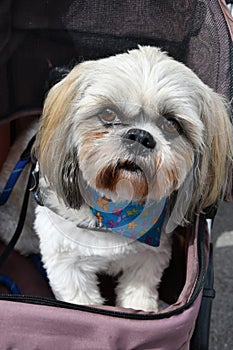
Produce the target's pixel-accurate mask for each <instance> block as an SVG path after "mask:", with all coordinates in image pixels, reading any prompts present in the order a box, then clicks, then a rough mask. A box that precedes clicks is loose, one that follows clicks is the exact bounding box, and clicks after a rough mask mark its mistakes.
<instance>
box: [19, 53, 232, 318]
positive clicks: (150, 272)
mask: <svg viewBox="0 0 233 350" xmlns="http://www.w3.org/2000/svg"><path fill="white" fill-rule="evenodd" d="M34 156H35V157H36V159H37V160H38V164H39V169H40V181H39V188H40V196H41V199H42V201H43V203H44V205H43V206H38V207H37V208H36V218H35V224H34V227H35V231H36V233H37V235H38V237H39V241H40V251H41V254H42V260H43V263H44V266H45V268H46V270H47V273H48V278H49V281H50V284H51V287H52V290H53V292H54V294H55V296H56V298H58V299H60V300H64V301H67V302H71V303H77V304H94V305H95V304H103V303H104V300H103V297H102V296H101V294H100V291H99V288H98V281H97V276H96V273H98V272H105V273H107V274H108V273H109V274H113V275H117V274H118V273H119V272H122V274H121V275H120V277H119V281H118V286H117V288H116V294H117V300H116V303H117V305H118V306H122V307H127V308H134V309H140V310H145V311H157V310H158V292H157V288H158V285H159V283H160V280H161V276H162V274H163V271H164V269H165V268H166V267H167V266H168V264H169V260H170V256H171V231H172V230H173V229H174V227H175V226H176V225H179V224H181V225H184V224H187V223H189V222H191V221H192V217H193V215H194V214H199V213H200V212H202V211H204V210H205V208H207V207H209V206H211V205H213V204H214V203H216V202H217V201H218V200H219V199H220V198H221V197H222V195H223V193H224V191H225V186H226V183H227V178H228V175H229V172H230V167H231V161H232V146H231V124H230V122H229V118H228V115H227V111H226V104H225V103H224V101H223V99H222V98H221V97H220V96H219V95H218V94H216V93H215V92H213V91H212V90H211V89H210V88H209V87H208V86H206V85H205V84H204V83H203V82H202V81H201V80H200V79H199V78H198V77H197V76H196V75H195V74H194V73H193V72H192V71H191V70H190V69H189V68H187V67H186V66H184V65H183V64H182V63H179V62H177V61H175V60H173V59H172V58H170V57H168V56H167V55H166V54H165V53H163V52H161V51H160V50H159V49H157V48H152V47H139V49H137V50H132V51H130V52H128V53H125V54H120V55H117V56H113V57H109V58H105V59H100V60H97V61H88V62H84V63H81V64H79V65H77V66H76V67H75V68H73V70H72V71H71V72H70V73H69V74H68V75H67V76H66V77H65V78H64V79H63V80H61V81H60V82H59V83H58V84H56V85H55V86H54V87H53V88H52V89H51V90H50V92H49V94H48V96H47V99H46V101H45V106H44V111H43V115H42V118H41V120H40V124H39V130H38V133H37V138H36V142H35V146H34ZM96 196H97V199H96ZM101 200H102V204H101ZM109 203H111V204H112V203H113V204H115V209H114V208H112V209H111V210H110V211H111V214H113V215H118V214H119V209H116V208H119V207H124V206H126V209H127V208H128V204H129V205H131V207H130V210H127V211H128V212H129V211H130V212H131V213H132V212H133V211H136V212H137V210H138V207H137V209H134V207H132V204H135V205H137V206H140V207H142V208H143V209H141V211H139V214H138V215H136V217H133V218H134V219H133V220H131V221H130V222H127V220H128V219H126V221H125V222H124V228H125V227H128V228H131V229H132V228H133V232H131V233H130V234H128V233H127V232H123V231H122V230H121V229H122V227H121V226H120V228H119V230H118V231H116V232H114V228H115V226H114V223H113V220H112V218H111V219H110V218H108V219H107V220H108V221H109V222H110V223H112V225H110V226H108V225H106V224H105V223H104V222H105V221H104V218H103V212H104V211H108V210H107V209H108V205H109ZM122 203H123V205H122ZM125 203H128V204H127V205H125ZM148 203H149V204H148ZM106 204H107V205H106ZM145 204H146V210H144V209H145V208H144V207H145ZM101 205H102V208H103V211H102V212H101V210H100V206H101ZM93 208H94V209H93ZM148 208H149V209H150V208H152V212H150V217H151V215H153V214H151V213H153V212H154V213H155V212H156V215H155V216H156V218H155V217H152V219H153V220H152V221H153V223H152V222H151V221H150V220H149V226H146V223H145V222H146V221H147V220H144V221H143V222H142V225H145V229H144V231H143V235H142V233H140V232H139V233H138V231H137V230H136V229H135V227H136V226H139V225H141V223H140V224H139V221H138V220H139V218H144V215H145V211H147V210H148ZM153 210H154V211H153ZM120 211H121V210H120ZM164 212H165V218H164V217H163V219H162V220H161V219H158V217H160V218H161V216H160V214H161V215H162V216H164V214H163V213H164ZM117 218H118V222H119V221H121V220H123V219H125V217H123V218H122V217H121V219H119V217H118V216H117ZM132 222H133V223H134V225H132ZM135 222H136V224H135ZM158 222H160V227H159V228H158V227H157V230H160V229H161V237H160V245H159V246H158V247H154V246H153V245H156V244H152V245H150V244H145V243H148V242H147V241H143V240H141V238H142V237H144V234H145V235H146V234H147V232H148V231H149V232H150V234H151V232H152V236H153V229H154V226H153V225H154V224H155V225H156V224H158ZM97 226H101V227H100V229H98V228H97ZM126 231H127V230H126ZM121 232H123V233H122V234H121ZM116 233H117V234H116ZM132 238H134V239H132ZM147 238H148V237H147ZM149 238H150V239H151V237H149ZM152 239H153V237H152ZM156 239H157V240H158V237H157V238H156ZM140 240H141V241H140ZM149 243H150V242H149ZM24 244H26V242H25V241H24Z"/></svg>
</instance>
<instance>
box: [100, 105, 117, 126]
mask: <svg viewBox="0 0 233 350" xmlns="http://www.w3.org/2000/svg"><path fill="white" fill-rule="evenodd" d="M99 119H100V121H101V122H102V123H103V124H104V125H109V126H110V125H116V124H121V121H120V119H119V117H118V115H117V114H116V112H114V111H112V110H111V109H106V110H104V111H103V112H101V113H100V114H99Z"/></svg>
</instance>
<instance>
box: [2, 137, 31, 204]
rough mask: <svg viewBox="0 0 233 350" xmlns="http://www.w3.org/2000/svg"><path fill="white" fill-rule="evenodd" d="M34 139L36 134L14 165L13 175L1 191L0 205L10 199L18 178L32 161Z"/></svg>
mask: <svg viewBox="0 0 233 350" xmlns="http://www.w3.org/2000/svg"><path fill="white" fill-rule="evenodd" d="M34 141H35V136H33V138H32V139H31V140H30V141H29V143H28V145H27V147H26V149H25V150H24V151H23V153H22V154H21V156H20V159H19V161H18V162H17V163H16V166H15V167H14V169H13V171H12V173H11V175H10V177H9V179H8V181H7V183H6V185H5V188H4V189H3V191H2V192H1V193H0V206H1V205H4V204H5V203H6V202H7V201H8V199H9V197H10V194H11V192H12V190H13V188H14V186H15V184H16V182H17V180H18V178H19V177H20V175H21V173H22V171H23V169H24V168H25V167H26V165H27V164H28V163H29V162H30V151H31V148H32V145H33V143H34Z"/></svg>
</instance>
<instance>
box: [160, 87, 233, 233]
mask: <svg viewBox="0 0 233 350" xmlns="http://www.w3.org/2000/svg"><path fill="white" fill-rule="evenodd" d="M198 103H199V111H200V114H201V115H200V117H201V120H202V122H203V124H204V127H205V130H204V136H203V144H202V146H201V147H200V149H199V150H198V151H197V152H196V153H195V160H194V165H193V169H192V170H191V171H190V173H189V174H188V176H187V178H186V180H185V181H184V183H183V185H182V186H181V188H180V189H179V190H178V191H177V193H174V196H173V199H172V200H171V202H172V205H171V211H170V216H169V219H168V222H167V226H166V231H167V232H171V231H173V230H174V228H175V227H176V226H177V225H180V224H181V225H185V224H186V223H187V222H190V221H192V219H193V215H194V214H200V213H206V212H207V211H209V210H211V208H212V207H216V205H218V204H219V201H220V200H221V199H222V198H223V197H224V195H225V193H226V191H227V187H229V186H231V185H232V164H233V146H232V125H231V123H230V118H229V113H228V112H229V111H228V108H227V103H226V102H225V101H224V99H223V98H222V97H221V96H220V95H218V94H217V93H214V92H213V91H212V90H211V89H209V88H208V87H206V86H205V87H204V89H203V85H202V91H201V92H200V96H199V98H198Z"/></svg>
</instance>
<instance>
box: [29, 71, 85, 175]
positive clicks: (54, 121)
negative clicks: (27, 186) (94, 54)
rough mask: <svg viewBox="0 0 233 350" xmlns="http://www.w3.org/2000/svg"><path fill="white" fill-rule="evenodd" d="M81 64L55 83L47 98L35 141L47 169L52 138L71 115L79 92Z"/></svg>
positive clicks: (42, 166)
mask: <svg viewBox="0 0 233 350" xmlns="http://www.w3.org/2000/svg"><path fill="white" fill-rule="evenodd" d="M78 67H79V66H77V67H75V68H74V69H73V70H72V71H71V72H70V73H69V74H68V75H67V77H65V78H64V79H63V80H61V81H60V82H59V83H58V84H56V85H54V86H53V88H52V89H51V90H50V91H49V93H48V96H47V98H46V100H45V104H44V109H43V114H42V118H41V122H40V127H39V131H38V134H37V138H36V143H35V154H36V156H37V157H38V158H39V159H40V166H41V168H42V169H44V170H47V166H49V164H48V162H47V161H48V152H49V153H50V147H52V145H51V144H50V140H52V139H53V138H54V137H55V135H56V131H57V127H58V126H60V125H61V124H64V123H63V122H64V119H65V118H66V117H67V115H69V110H70V107H71V103H72V100H73V98H74V96H75V94H76V93H77V91H76V80H77V76H78V75H79V68H78Z"/></svg>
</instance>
